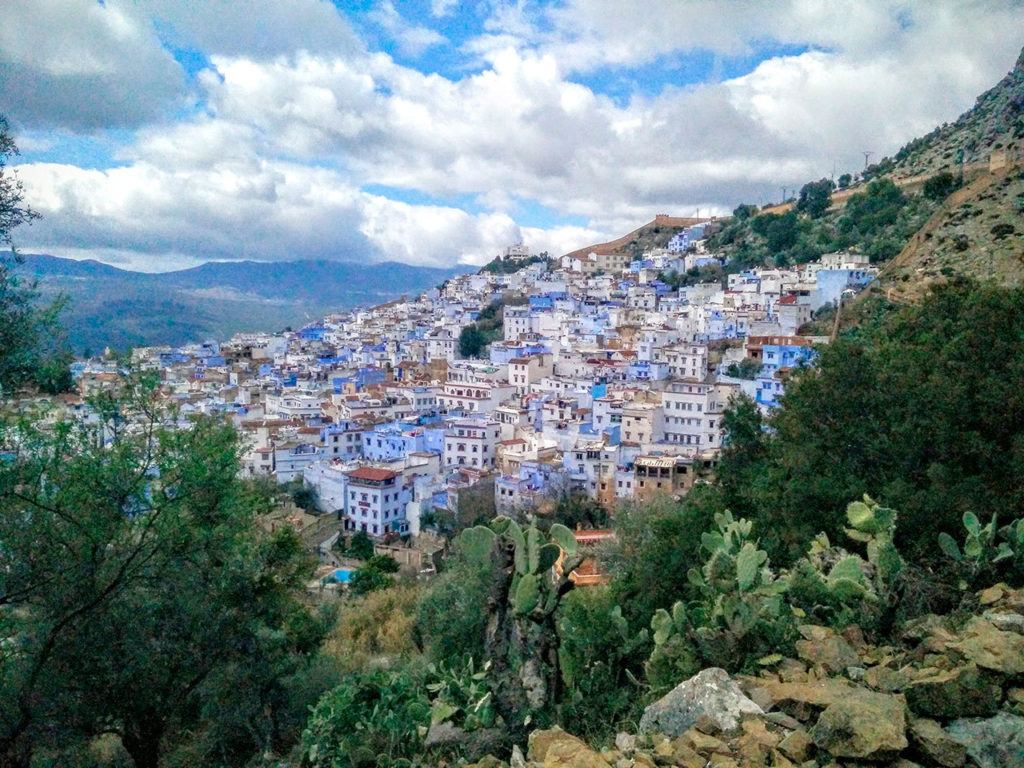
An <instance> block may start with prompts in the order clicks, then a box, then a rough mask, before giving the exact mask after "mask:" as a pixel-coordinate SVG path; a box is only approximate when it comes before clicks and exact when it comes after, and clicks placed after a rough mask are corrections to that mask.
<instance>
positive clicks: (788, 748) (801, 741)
mask: <svg viewBox="0 0 1024 768" xmlns="http://www.w3.org/2000/svg"><path fill="white" fill-rule="evenodd" d="M813 746H814V742H813V741H811V737H810V736H808V735H807V731H793V732H792V733H791V734H789V736H787V737H786V738H784V739H783V740H782V741H780V742H779V750H780V751H781V752H782V753H783V754H784V755H786V757H788V758H790V759H791V760H793V761H795V762H797V763H802V762H804V761H805V760H807V759H808V758H810V756H811V749H812V747H813Z"/></svg>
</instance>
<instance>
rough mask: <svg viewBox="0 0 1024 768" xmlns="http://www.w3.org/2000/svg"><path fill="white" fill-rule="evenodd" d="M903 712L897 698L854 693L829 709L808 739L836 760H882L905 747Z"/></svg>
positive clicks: (902, 705) (901, 703) (899, 698)
mask: <svg viewBox="0 0 1024 768" xmlns="http://www.w3.org/2000/svg"><path fill="white" fill-rule="evenodd" d="M904 709H905V704H904V702H903V699H902V698H901V697H899V696H892V695H889V694H885V693H874V692H871V691H863V690H858V691H856V692H855V693H852V694H851V695H849V696H846V697H845V698H843V699H841V700H840V701H837V702H835V703H833V704H831V705H829V707H828V708H826V709H825V711H824V712H822V713H821V716H820V717H819V718H818V722H817V723H815V725H814V728H812V729H811V733H810V735H811V738H812V739H814V743H815V744H816V745H817V746H818V747H819V748H820V749H823V750H825V751H827V752H829V753H831V754H832V755H835V756H836V757H856V758H881V757H885V756H886V755H890V754H895V753H897V752H900V751H902V750H903V749H906V747H907V733H906V731H907V724H906V717H905V714H904Z"/></svg>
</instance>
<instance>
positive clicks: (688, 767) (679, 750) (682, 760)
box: [672, 737, 707, 768]
mask: <svg viewBox="0 0 1024 768" xmlns="http://www.w3.org/2000/svg"><path fill="white" fill-rule="evenodd" d="M672 749H673V752H672V759H673V761H674V762H675V764H676V765H677V766H682V768H704V766H705V765H706V764H707V760H706V759H704V758H703V757H701V756H700V755H699V754H698V753H697V750H695V749H694V748H693V747H691V746H689V745H688V744H687V743H686V741H685V739H684V737H679V738H678V739H675V740H674V741H673V742H672Z"/></svg>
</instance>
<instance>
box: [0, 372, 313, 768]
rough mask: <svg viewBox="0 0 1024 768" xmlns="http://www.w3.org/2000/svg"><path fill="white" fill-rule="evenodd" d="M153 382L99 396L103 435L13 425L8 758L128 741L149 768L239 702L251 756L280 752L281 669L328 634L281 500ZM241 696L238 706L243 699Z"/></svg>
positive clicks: (0, 717)
mask: <svg viewBox="0 0 1024 768" xmlns="http://www.w3.org/2000/svg"><path fill="white" fill-rule="evenodd" d="M154 383H155V382H154V381H153V380H151V379H148V378H145V377H139V378H136V377H132V378H130V379H129V380H128V383H127V384H126V385H125V388H124V389H123V390H121V391H119V392H112V393H105V394H103V395H102V396H100V397H97V398H96V399H95V400H93V401H92V403H91V405H92V407H93V408H94V409H95V411H96V413H97V414H98V417H99V420H98V423H96V424H91V425H86V424H81V423H75V424H64V423H61V424H57V425H56V427H54V428H52V429H47V430H46V431H43V430H41V429H40V428H38V427H37V426H35V425H33V424H31V423H26V422H17V423H5V424H3V425H2V432H3V434H2V440H0V443H2V444H4V445H8V446H12V448H13V453H12V455H10V456H9V457H8V459H7V460H6V461H5V462H3V463H2V464H0V637H3V638H5V642H7V639H10V640H13V641H16V642H17V644H18V647H19V651H20V652H19V653H18V654H16V655H12V654H3V655H0V763H2V764H5V765H6V764H10V765H23V764H27V763H28V761H29V760H30V759H31V756H32V754H33V753H34V752H35V751H36V750H38V749H40V748H44V747H45V748H46V749H48V750H58V751H60V750H63V749H67V748H73V747H74V746H75V745H77V744H79V743H83V742H85V741H87V740H88V739H90V738H91V737H93V736H95V735H97V734H100V733H111V732H113V733H116V734H117V735H119V736H120V737H121V739H122V743H123V744H124V746H125V748H126V749H127V750H128V752H129V753H130V754H131V756H132V758H133V760H134V762H135V764H136V765H138V766H153V765H156V764H157V763H158V761H159V760H160V758H161V756H162V755H163V754H165V753H166V752H167V750H168V749H169V748H171V747H172V746H173V745H174V744H176V743H178V742H179V741H180V740H181V739H182V738H184V737H186V736H187V734H188V733H190V732H192V731H193V730H194V729H202V728H204V726H205V725H208V724H209V720H208V719H207V715H208V713H210V712H211V711H214V710H213V708H212V707H211V705H212V703H213V701H214V694H215V692H216V691H224V690H232V691H235V692H240V691H244V692H245V696H246V698H247V700H249V701H256V702H258V705H255V706H252V707H250V708H249V709H248V710H247V711H248V712H249V713H250V715H251V716H252V718H253V720H252V721H251V722H249V723H247V728H249V734H250V737H251V738H250V740H249V742H248V751H247V753H246V755H245V756H244V758H242V757H239V759H238V760H237V761H236V762H244V760H245V759H247V758H248V757H250V756H251V755H253V754H256V753H260V752H263V751H267V750H272V749H274V748H275V747H280V746H282V745H281V744H280V743H279V742H276V741H275V731H276V727H275V725H274V701H275V700H276V699H279V698H280V697H281V696H282V695H283V694H282V691H281V684H280V678H279V677H278V676H279V675H282V674H284V673H287V672H290V671H295V670H297V669H298V668H299V667H301V666H302V664H303V663H304V659H305V658H306V657H307V656H308V654H309V653H311V651H312V649H314V648H315V647H316V645H317V644H318V642H319V634H320V633H319V630H318V629H317V627H316V622H314V621H313V620H312V619H311V617H310V616H309V614H308V613H307V612H306V610H305V608H303V607H302V605H301V604H300V603H299V602H298V600H297V599H296V596H295V593H296V591H297V590H298V589H299V588H300V586H301V585H302V584H303V583H304V581H305V580H306V579H307V578H308V577H309V575H310V574H311V572H312V563H311V562H310V561H309V560H308V559H307V558H306V556H305V555H304V553H303V551H302V548H301V546H300V544H299V542H298V541H297V539H295V537H294V535H292V534H290V533H288V532H280V533H277V534H275V535H273V536H271V535H268V534H266V533H264V531H263V529H262V528H261V527H260V526H259V525H258V523H257V515H258V514H261V513H263V512H266V511H268V509H269V507H270V503H271V502H270V500H269V499H268V498H266V497H265V496H264V495H263V494H260V493H253V492H252V491H250V490H249V487H248V486H247V485H246V484H245V483H243V481H241V480H240V479H239V465H240V463H239V455H240V454H239V451H240V447H239V443H238V440H237V436H236V434H235V432H234V430H233V428H232V427H231V426H229V425H227V424H225V423H224V422H223V421H219V420H213V419H206V418H200V419H198V420H196V421H195V422H194V423H193V425H192V428H191V429H188V430H179V429H172V428H169V427H167V426H165V425H167V424H173V423H174V417H173V414H172V413H169V412H168V411H167V410H166V409H164V408H163V407H161V406H160V405H159V404H158V402H157V401H156V400H155V399H154V389H153V386H154ZM240 695H241V694H240Z"/></svg>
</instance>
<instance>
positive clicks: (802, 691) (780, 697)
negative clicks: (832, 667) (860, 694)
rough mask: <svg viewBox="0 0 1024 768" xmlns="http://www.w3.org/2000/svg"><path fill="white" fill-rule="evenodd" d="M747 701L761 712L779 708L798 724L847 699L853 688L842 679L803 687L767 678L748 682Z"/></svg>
mask: <svg viewBox="0 0 1024 768" xmlns="http://www.w3.org/2000/svg"><path fill="white" fill-rule="evenodd" d="M747 690H748V693H749V695H750V698H751V699H753V700H754V701H756V702H757V703H758V704H760V705H761V706H762V707H763V708H764V709H769V708H770V707H779V708H780V709H782V710H783V711H784V712H786V713H787V714H789V715H792V716H793V717H795V718H797V719H798V720H808V719H809V718H810V717H811V716H812V715H813V714H815V713H816V712H817V711H818V710H820V709H824V708H825V707H827V706H829V705H830V704H833V703H834V702H836V701H839V700H840V699H842V698H844V697H846V696H848V695H849V694H850V691H853V690H855V689H854V687H853V686H852V685H851V684H850V683H849V682H847V681H846V680H843V679H841V678H834V677H829V678H826V679H824V680H811V681H808V682H805V683H783V682H779V681H778V680H772V679H770V678H756V679H753V680H748V684H747Z"/></svg>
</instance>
